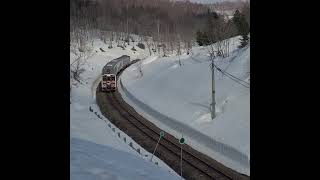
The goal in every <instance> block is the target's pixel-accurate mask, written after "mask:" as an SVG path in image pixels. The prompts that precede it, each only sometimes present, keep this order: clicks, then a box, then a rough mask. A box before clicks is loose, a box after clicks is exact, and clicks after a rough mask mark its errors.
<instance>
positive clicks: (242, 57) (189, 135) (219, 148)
mask: <svg viewBox="0 0 320 180" xmlns="http://www.w3.org/2000/svg"><path fill="white" fill-rule="evenodd" d="M238 44H239V37H235V38H232V39H231V48H230V49H231V53H230V56H229V57H227V58H224V59H222V58H217V59H215V64H216V66H217V67H220V68H221V69H222V70H223V71H226V72H228V73H230V74H232V75H234V76H236V77H238V78H239V79H241V80H244V81H246V82H247V83H249V80H250V45H248V46H247V47H245V48H244V49H240V50H239V49H237V45H238ZM192 52H193V53H192V55H191V56H192V57H190V55H186V54H184V55H182V56H181V57H180V58H181V61H182V66H179V63H178V57H177V56H172V57H165V58H157V57H148V58H147V59H145V60H144V61H143V63H142V71H143V76H141V75H140V73H139V71H138V68H137V64H134V65H132V66H130V67H129V68H127V69H126V70H125V71H124V72H123V74H122V75H121V76H120V80H121V81H120V82H119V85H120V87H121V88H119V89H120V93H121V94H122V97H123V98H124V99H125V101H126V102H127V103H128V104H130V105H131V106H133V107H134V108H135V109H136V111H137V112H139V113H140V114H141V115H143V116H144V117H146V118H147V119H149V120H150V121H152V122H153V123H154V124H156V125H157V126H158V127H160V128H161V129H164V130H165V131H167V132H168V133H170V134H172V135H174V136H175V137H176V138H181V136H184V137H186V143H187V144H189V145H190V146H192V147H193V148H195V149H197V150H198V151H200V152H202V153H204V154H207V155H209V156H210V157H212V158H214V159H216V160H217V161H219V162H221V163H223V164H224V165H226V166H228V167H230V168H232V169H234V170H236V171H238V172H240V173H243V174H247V175H250V87H249V86H248V87H249V88H248V87H244V86H242V85H240V84H238V83H237V82H235V81H233V80H231V79H230V78H228V77H227V76H226V75H223V74H222V73H221V72H219V71H217V70H216V69H215V87H216V89H215V91H216V95H215V99H216V106H215V107H216V118H215V119H213V120H212V119H211V114H210V103H211V70H210V67H209V65H210V58H209V56H208V50H207V47H193V49H192Z"/></svg>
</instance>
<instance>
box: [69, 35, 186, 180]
mask: <svg viewBox="0 0 320 180" xmlns="http://www.w3.org/2000/svg"><path fill="white" fill-rule="evenodd" d="M100 47H102V48H103V49H104V50H105V51H106V52H101V51H100V50H99V48H100ZM107 47H108V45H106V44H104V43H102V42H101V41H100V40H95V41H94V44H93V47H92V49H91V53H90V54H91V55H90V56H89V59H88V60H87V61H86V63H85V65H84V68H85V72H84V73H83V75H82V77H83V82H82V84H77V85H75V82H71V84H73V85H72V91H71V94H70V101H71V104H70V141H71V143H70V170H71V172H70V174H71V179H72V180H73V179H74V180H88V179H110V180H111V179H112V180H115V179H137V180H138V179H139V180H140V179H145V180H149V179H180V177H179V175H177V174H176V173H175V172H174V171H173V170H172V169H170V167H168V166H167V165H166V164H165V163H163V162H162V161H161V160H159V159H158V158H157V157H154V158H153V163H151V162H150V161H149V158H150V157H151V155H150V153H148V152H147V151H145V150H144V149H143V148H141V147H140V146H139V145H138V144H136V143H135V142H134V141H133V140H132V139H131V138H130V137H128V136H127V135H126V134H124V133H123V132H121V131H120V130H119V129H118V128H116V127H115V126H114V125H113V124H112V123H110V122H109V121H108V119H106V118H101V119H100V118H98V117H97V115H96V114H95V113H94V112H97V114H98V115H99V116H100V117H103V116H102V115H101V113H100V112H99V108H98V107H97V105H96V103H95V90H96V87H97V85H98V83H99V79H100V73H101V70H102V67H103V66H104V65H105V64H106V63H107V62H108V61H110V60H112V59H114V58H117V57H119V56H121V55H124V54H126V55H129V56H131V59H135V58H143V57H145V56H146V54H147V53H148V52H147V51H146V50H145V51H143V50H141V49H139V48H137V47H136V49H137V50H138V51H137V52H136V53H133V51H131V50H130V49H131V47H132V46H128V47H127V49H126V50H122V49H121V48H118V47H117V48H113V49H108V48H107ZM73 52H76V53H79V52H77V50H75V49H73V50H71V49H70V64H71V63H72V62H73V61H74V59H75V58H76V55H75V54H74V53H73ZM89 107H91V108H92V109H93V112H90V111H89ZM109 125H110V127H109ZM113 128H114V131H113ZM118 133H120V138H119V137H118ZM123 138H126V142H124V140H123ZM130 142H132V143H133V147H134V149H133V148H131V147H130V146H129V143H130ZM138 148H139V149H140V154H139V153H138V152H137V150H136V149H138ZM146 155H147V157H146ZM156 162H157V163H158V165H155V164H154V163H156Z"/></svg>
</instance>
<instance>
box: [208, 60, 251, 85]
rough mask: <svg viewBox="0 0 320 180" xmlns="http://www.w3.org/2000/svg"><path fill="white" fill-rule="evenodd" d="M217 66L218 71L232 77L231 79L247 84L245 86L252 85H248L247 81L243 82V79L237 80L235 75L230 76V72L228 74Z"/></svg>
mask: <svg viewBox="0 0 320 180" xmlns="http://www.w3.org/2000/svg"><path fill="white" fill-rule="evenodd" d="M214 66H215V68H216V69H217V70H218V71H220V72H221V73H223V74H228V75H229V76H231V77H233V78H234V79H237V80H238V81H241V82H243V83H245V84H247V85H250V83H248V82H246V81H244V80H242V79H240V78H237V77H236V76H234V75H232V74H230V73H228V72H226V71H223V70H222V69H221V68H219V67H218V66H217V65H214Z"/></svg>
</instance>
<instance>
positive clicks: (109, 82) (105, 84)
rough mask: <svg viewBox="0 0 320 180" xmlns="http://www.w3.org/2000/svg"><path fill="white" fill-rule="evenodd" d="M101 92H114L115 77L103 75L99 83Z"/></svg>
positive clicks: (113, 75)
mask: <svg viewBox="0 0 320 180" xmlns="http://www.w3.org/2000/svg"><path fill="white" fill-rule="evenodd" d="M101 87H102V91H115V90H116V75H115V74H104V75H103V76H102V83H101Z"/></svg>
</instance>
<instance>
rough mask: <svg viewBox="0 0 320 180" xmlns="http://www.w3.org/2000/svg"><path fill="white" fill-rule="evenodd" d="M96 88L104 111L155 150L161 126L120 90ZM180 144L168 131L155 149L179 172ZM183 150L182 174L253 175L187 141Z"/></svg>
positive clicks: (239, 178)
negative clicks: (153, 121)
mask: <svg viewBox="0 0 320 180" xmlns="http://www.w3.org/2000/svg"><path fill="white" fill-rule="evenodd" d="M135 62H136V61H135ZM119 74H121V72H120V73H119ZM98 87H99V86H98ZM96 92H97V94H96V98H97V104H98V106H99V107H100V110H101V112H102V114H103V115H104V116H106V117H107V118H108V119H109V120H110V121H111V122H113V123H114V124H115V125H116V126H117V127H118V128H119V129H121V130H122V131H124V132H125V133H126V134H128V135H129V136H130V137H131V138H132V139H134V140H135V141H136V142H137V143H138V144H140V146H142V147H143V148H144V149H146V150H147V151H149V152H150V153H152V152H153V149H154V147H155V146H156V143H157V141H158V138H159V135H160V131H161V129H159V128H158V127H157V126H155V125H154V124H152V123H150V122H149V121H147V120H146V119H144V118H143V117H142V116H140V115H139V114H138V113H137V112H136V111H135V110H134V109H133V108H132V107H131V106H129V105H128V104H127V103H126V102H125V101H124V100H123V99H122V97H121V95H120V93H119V92H118V91H116V92H113V93H104V92H101V91H100V88H97V91H96ZM180 148H181V145H180V144H179V142H178V139H176V138H175V137H173V136H172V135H170V134H168V133H166V134H165V137H164V138H162V140H161V141H160V142H159V145H158V147H157V151H156V152H155V155H156V156H157V157H158V158H160V159H161V160H162V161H164V162H165V163H166V164H168V165H169V166H170V167H171V168H172V169H173V170H175V171H176V172H177V173H178V174H180V155H181V154H180V150H181V149H180ZM182 150H183V152H182V176H183V177H184V178H185V179H194V180H202V179H203V180H206V179H217V180H227V179H236V180H247V179H250V177H248V176H246V175H242V174H240V173H237V172H235V171H233V170H231V169H230V168H227V167H225V166H223V165H222V164H220V163H219V162H217V161H215V160H213V159H211V158H210V157H208V156H206V155H204V154H202V153H200V152H198V151H195V150H194V149H192V148H191V147H190V146H188V145H186V144H184V145H182Z"/></svg>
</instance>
